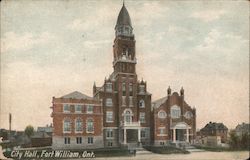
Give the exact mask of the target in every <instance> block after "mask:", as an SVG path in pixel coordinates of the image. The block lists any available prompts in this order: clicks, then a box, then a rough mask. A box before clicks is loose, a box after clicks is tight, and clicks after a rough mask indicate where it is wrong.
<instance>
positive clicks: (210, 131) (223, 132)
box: [200, 122, 228, 143]
mask: <svg viewBox="0 0 250 160" xmlns="http://www.w3.org/2000/svg"><path fill="white" fill-rule="evenodd" d="M227 134H228V128H227V127H226V126H225V125H224V124H223V123H216V122H209V123H208V124H206V126H205V127H203V128H202V129H201V130H200V135H201V138H203V137H207V136H219V137H220V138H221V143H226V142H227V136H228V135H227Z"/></svg>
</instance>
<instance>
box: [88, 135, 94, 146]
mask: <svg viewBox="0 0 250 160" xmlns="http://www.w3.org/2000/svg"><path fill="white" fill-rule="evenodd" d="M87 143H88V144H89V145H92V144H94V137H88V138H87Z"/></svg>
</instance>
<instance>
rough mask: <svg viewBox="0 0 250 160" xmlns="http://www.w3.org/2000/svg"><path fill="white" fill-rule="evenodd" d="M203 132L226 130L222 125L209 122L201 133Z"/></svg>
mask: <svg viewBox="0 0 250 160" xmlns="http://www.w3.org/2000/svg"><path fill="white" fill-rule="evenodd" d="M205 130H228V128H227V127H226V126H225V125H224V124H223V123H216V122H209V123H208V124H206V126H205V127H204V128H202V129H201V131H205Z"/></svg>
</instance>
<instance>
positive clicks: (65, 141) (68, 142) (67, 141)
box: [64, 137, 70, 145]
mask: <svg viewBox="0 0 250 160" xmlns="http://www.w3.org/2000/svg"><path fill="white" fill-rule="evenodd" d="M64 144H66V145H67V144H70V137H64Z"/></svg>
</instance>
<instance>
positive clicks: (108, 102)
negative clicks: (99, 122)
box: [106, 98, 113, 107]
mask: <svg viewBox="0 0 250 160" xmlns="http://www.w3.org/2000/svg"><path fill="white" fill-rule="evenodd" d="M106 106H109V107H112V106H113V102H112V98H107V99H106Z"/></svg>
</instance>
